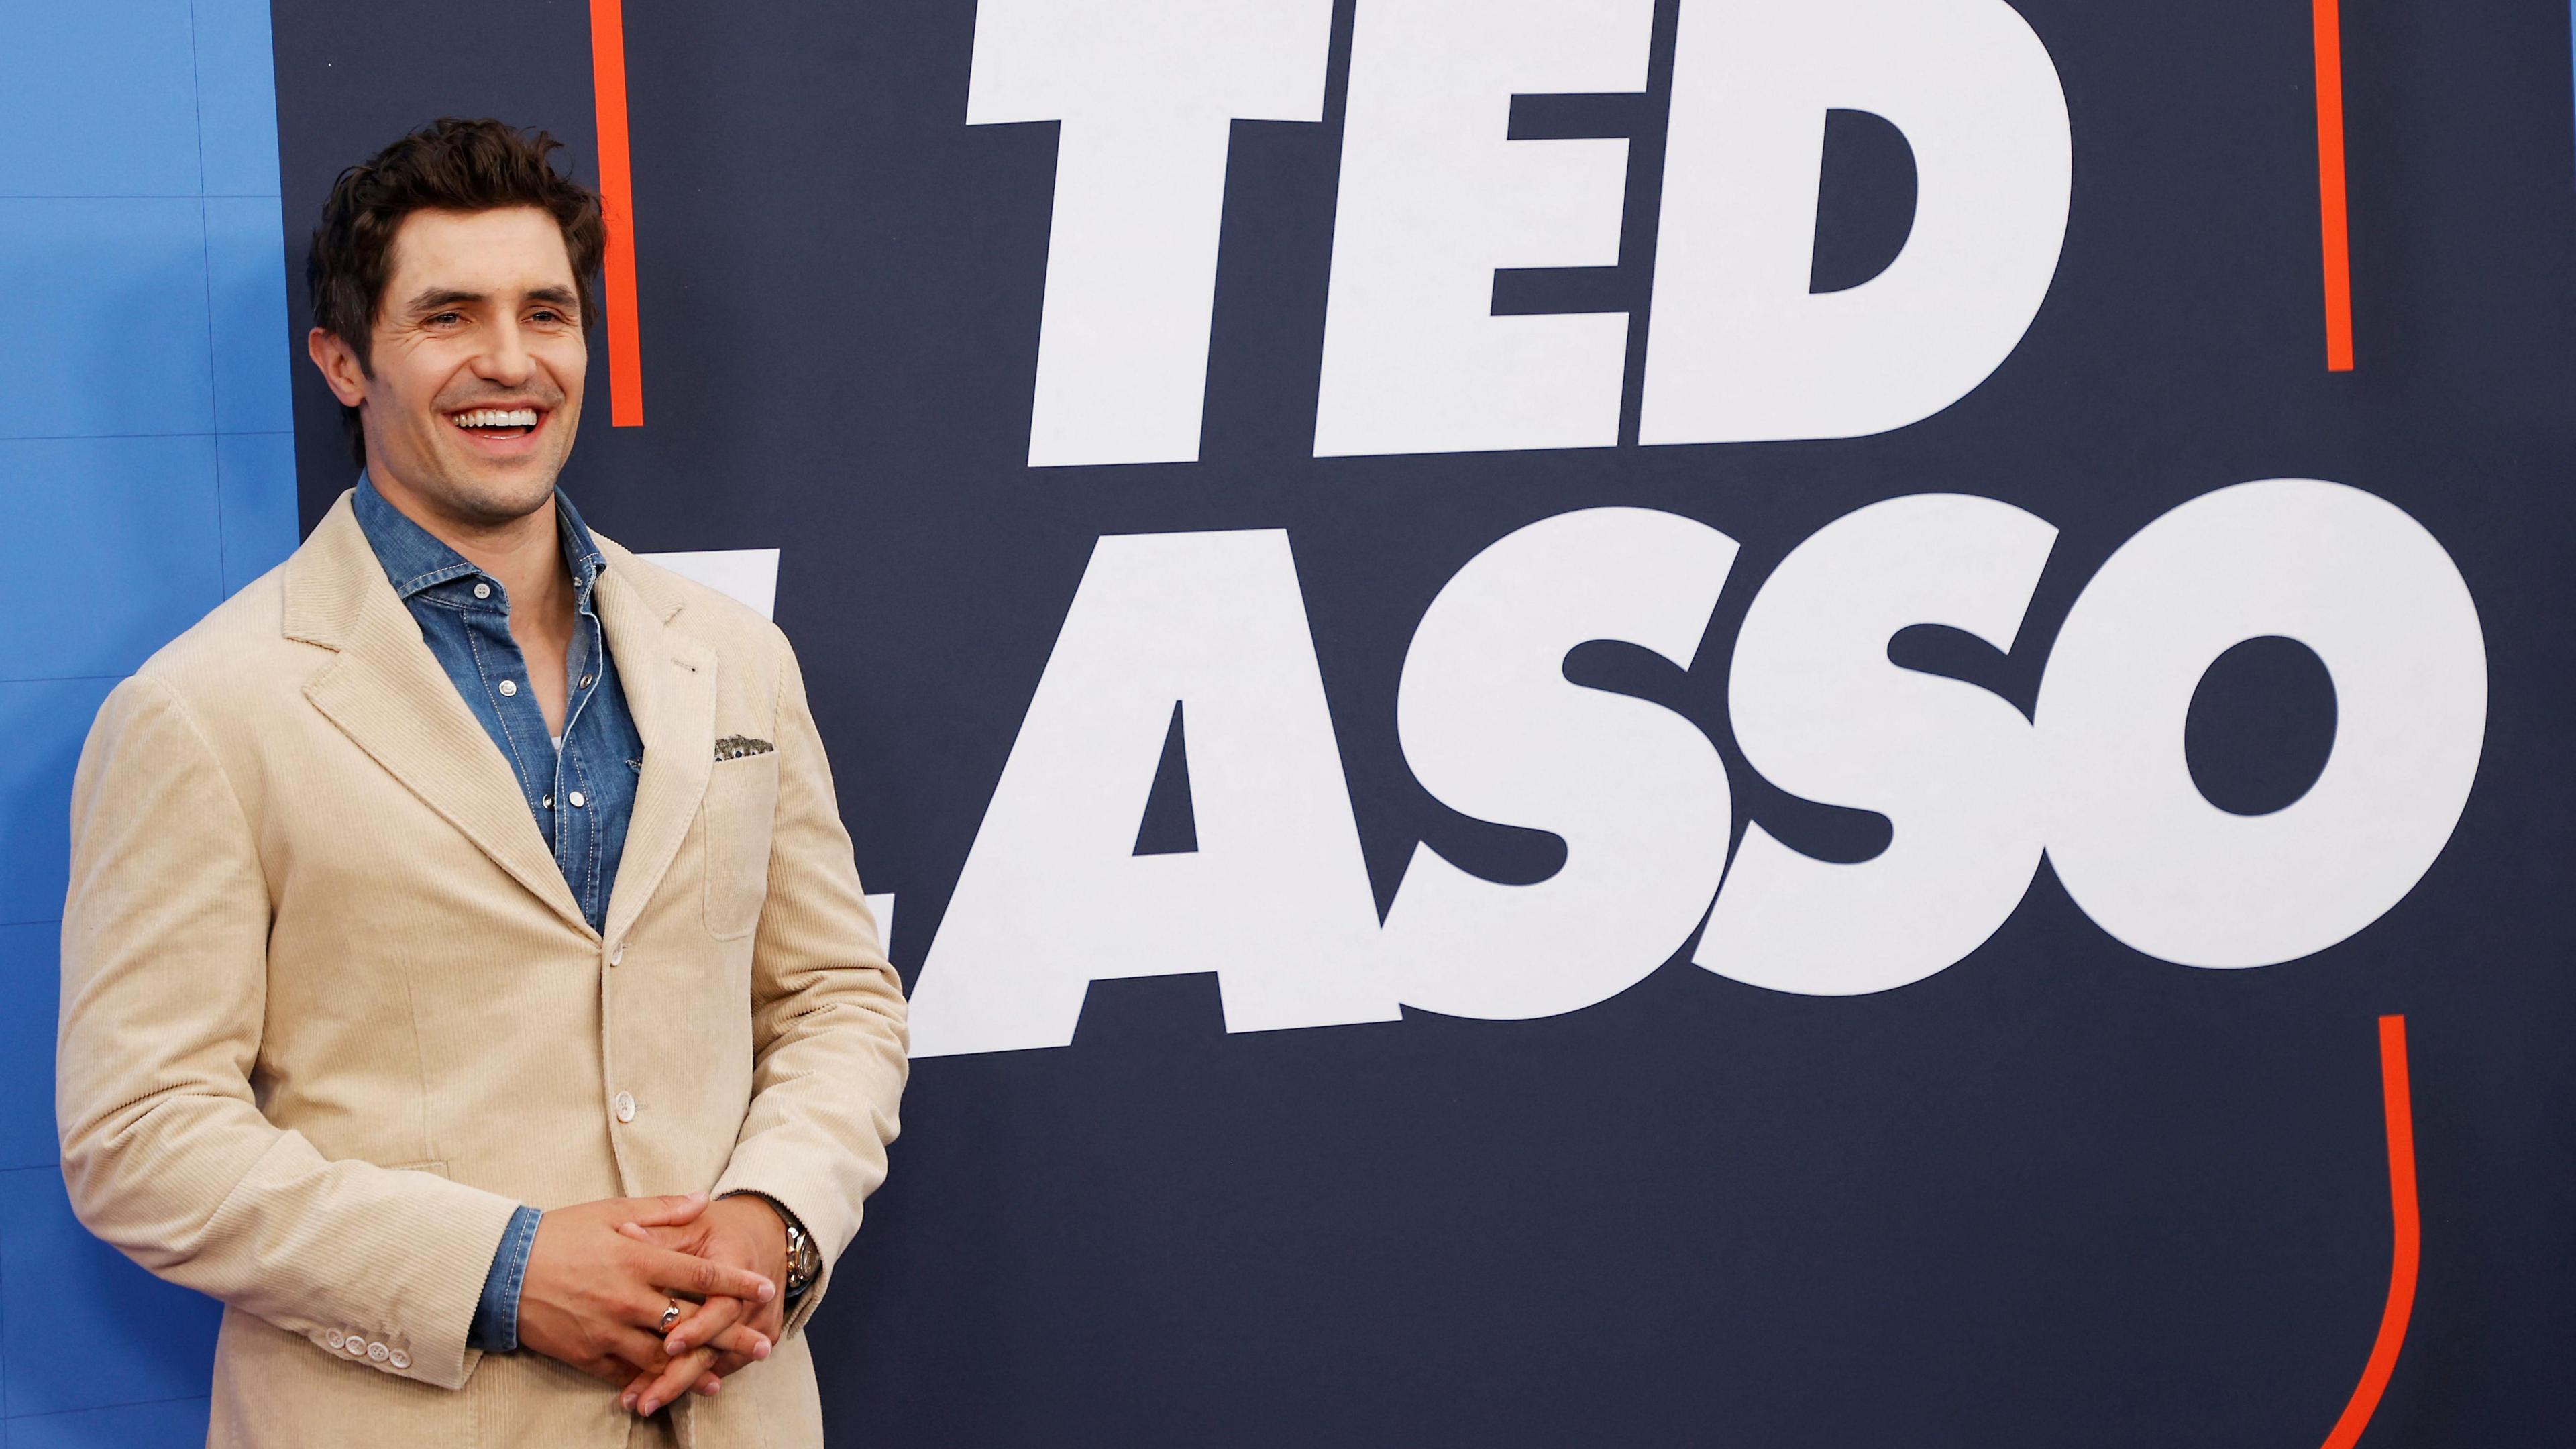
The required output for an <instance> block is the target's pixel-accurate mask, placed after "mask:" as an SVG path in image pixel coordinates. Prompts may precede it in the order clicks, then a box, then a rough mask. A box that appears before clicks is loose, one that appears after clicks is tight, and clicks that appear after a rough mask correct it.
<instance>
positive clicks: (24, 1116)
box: [0, 837, 62, 1168]
mask: <svg viewBox="0 0 2576 1449" xmlns="http://www.w3.org/2000/svg"><path fill="white" fill-rule="evenodd" d="M12 838H13V839H14V837H12ZM61 956H62V927H61V926H59V925H58V924H56V923H55V922H52V921H37V922H32V923H28V924H22V925H15V926H0V1101H5V1102H6V1103H8V1110H6V1111H5V1112H0V1168H6V1167H51V1166H53V1165H54V1162H55V1161H56V1159H57V1158H58V1156H59V1155H60V1154H59V1153H58V1151H57V1149H56V1142H55V1137H54V1107H53V1104H54V1020H55V1018H56V1016H57V1015H58V1014H59V1008H58V1005H57V1003H58V1002H59V1001H60V999H61V997H60V987H61V977H62V972H61V967H60V961H61Z"/></svg>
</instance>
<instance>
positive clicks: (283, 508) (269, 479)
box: [215, 433, 296, 594]
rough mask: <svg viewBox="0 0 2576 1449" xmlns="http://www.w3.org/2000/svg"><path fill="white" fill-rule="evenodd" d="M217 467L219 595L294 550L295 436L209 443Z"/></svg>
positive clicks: (248, 437)
mask: <svg viewBox="0 0 2576 1449" xmlns="http://www.w3.org/2000/svg"><path fill="white" fill-rule="evenodd" d="M215 453H216V457H217V458H218V459H219V460H220V462H221V465H222V469H223V488H224V491H223V498H224V592H225V593H226V594H230V593H232V592H233V591H235V590H237V589H239V588H240V587H241V586H242V585H244V584H246V583H249V582H250V581H251V580H253V579H255V578H258V577H259V576H260V575H261V574H264V573H266V572H268V571H269V570H270V569H273V568H275V567H277V566H278V565H279V564H281V563H284V562H285V561H286V556H287V555H288V554H290V553H293V552H295V544H296V537H295V435H294V434H292V433H242V434H238V435H235V436H231V437H222V438H217V439H216V440H215Z"/></svg>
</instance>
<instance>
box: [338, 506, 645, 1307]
mask: <svg viewBox="0 0 2576 1449" xmlns="http://www.w3.org/2000/svg"><path fill="white" fill-rule="evenodd" d="M354 506H355V508H356V511H357V515H358V525H359V527H361V528H363V529H364V530H365V531H366V535H367V542H368V543H369V544H370V545H372V546H373V547H374V548H375V551H376V560H377V562H379V563H381V564H383V565H384V567H385V577H386V578H387V579H389V580H391V581H392V583H393V586H394V592H395V593H396V594H398V595H400V596H401V598H402V601H403V605H404V607H406V608H408V609H410V610H411V615H412V617H413V618H414V619H416V620H418V621H419V623H420V637H421V640H422V642H424V643H426V644H427V645H428V646H429V652H430V653H431V654H432V655H433V656H435V657H436V658H437V660H438V662H439V664H440V666H441V667H443V668H444V669H446V671H447V677H448V678H449V679H450V680H452V681H454V682H455V685H456V691H457V693H458V694H460V695H463V696H464V698H465V703H466V706H467V708H469V709H471V710H473V711H474V717H475V718H476V719H477V720H479V721H481V722H482V725H483V732H484V733H485V734H487V735H490V736H491V737H492V743H493V745H494V746H495V747H496V748H498V749H499V750H500V752H501V758H502V759H503V760H505V761H507V762H508V763H509V766H510V772H511V774H512V775H513V776H515V777H516V778H517V780H518V782H519V792H520V793H521V794H522V795H524V796H525V797H526V798H527V802H528V809H529V811H530V812H531V813H532V814H534V815H535V816H536V821H537V829H538V830H539V831H540V832H542V833H543V834H544V836H545V840H546V845H547V846H548V848H550V849H551V850H552V851H553V852H554V857H555V863H556V864H557V865H558V866H561V867H562V868H563V873H564V883H565V884H566V885H568V886H570V887H572V894H573V899H574V900H575V901H577V902H579V903H580V906H581V913H582V916H583V917H584V918H585V919H587V920H588V921H589V922H590V925H591V929H593V930H598V929H600V927H601V925H602V923H603V922H604V921H605V920H606V919H607V916H608V896H609V891H610V889H611V887H613V886H614V885H615V884H616V882H617V863H618V859H619V857H621V856H622V855H624V854H625V851H626V824H627V820H628V818H629V817H630V816H631V815H632V814H633V813H634V807H635V782H636V777H637V775H638V774H639V773H640V772H641V770H642V769H643V761H644V740H643V737H642V736H641V735H639V734H637V733H636V730H635V718H634V716H633V715H632V714H629V713H628V712H627V708H626V691H625V690H624V689H622V688H620V687H619V685H618V683H617V664H616V661H615V660H613V659H611V658H610V657H609V653H608V639H607V636H606V635H605V634H604V633H603V632H602V631H601V630H600V627H599V615H598V614H597V613H595V612H593V610H592V608H591V591H592V589H593V588H594V587H595V586H596V585H597V584H598V582H599V571H600V567H601V562H602V561H601V559H600V554H599V548H598V546H597V545H596V544H594V543H592V542H591V537H590V530H589V529H587V528H584V527H583V526H582V522H581V515H580V514H578V513H575V512H574V511H573V506H572V502H571V500H569V499H567V498H565V497H564V496H563V494H562V493H560V492H558V493H556V494H555V517H556V519H557V521H558V523H559V525H560V527H561V531H562V534H563V553H564V563H565V565H566V566H567V567H569V568H570V569H571V570H572V587H573V605H574V610H575V613H574V623H573V637H572V646H571V648H570V649H569V650H568V651H566V654H565V659H564V700H565V705H564V732H563V741H562V747H561V748H560V749H558V748H557V747H556V744H555V741H554V740H553V739H552V738H551V737H549V735H548V734H547V731H546V718H545V711H544V710H543V709H542V708H540V707H539V706H538V704H537V695H536V691H535V690H533V689H531V688H529V687H528V662H527V659H526V657H525V656H524V655H522V654H521V653H520V652H519V645H518V642H517V641H516V640H514V639H512V638H511V637H510V596H509V593H508V592H507V591H506V590H504V589H503V588H502V587H501V582H500V580H498V579H495V578H493V577H492V576H491V575H489V574H486V573H484V572H483V571H482V570H481V569H478V568H476V567H475V566H474V565H472V564H470V563H468V562H466V561H465V559H464V557H463V556H462V555H460V554H458V553H457V552H456V550H454V549H452V548H449V547H448V546H447V545H446V544H444V543H441V542H439V541H438V540H437V539H436V538H435V537H433V536H431V534H430V533H429V531H428V530H427V529H424V528H422V527H421V526H420V525H419V524H417V523H414V522H412V521H411V520H410V519H408V518H406V517H404V516H403V515H402V513H401V512H400V511H399V510H397V509H396V508H395V507H394V506H393V505H392V504H390V503H387V502H386V501H385V499H384V495H383V494H381V493H378V492H377V491H376V486H375V484H374V483H373V482H372V481H370V480H369V479H368V478H367V476H366V475H365V474H363V473H362V474H360V475H359V477H358V489H357V496H356V498H355V500H354ZM537 1218H538V1212H537V1210H536V1209H535V1208H532V1207H522V1208H520V1209H519V1210H518V1211H517V1212H516V1213H514V1214H512V1215H511V1218H510V1226H509V1230H508V1231H507V1232H505V1233H503V1234H502V1237H501V1247H500V1251H499V1252H497V1253H496V1254H494V1255H493V1259H492V1267H491V1270H490V1271H489V1272H488V1273H487V1274H485V1275H484V1279H483V1296H482V1300H481V1302H480V1303H479V1304H478V1305H477V1306H476V1308H475V1311H474V1324H473V1327H472V1328H471V1330H469V1332H468V1334H467V1337H466V1342H467V1343H468V1344H470V1345H471V1346H473V1347H475V1348H479V1349H482V1350H484V1351H485V1352H487V1353H508V1352H510V1351H511V1350H513V1349H516V1348H517V1347H518V1346H519V1289H520V1286H521V1283H522V1281H523V1280H524V1279H525V1277H526V1274H527V1267H528V1251H529V1249H530V1248H531V1247H532V1246H533V1245H534V1243H535V1241H536V1236H537Z"/></svg>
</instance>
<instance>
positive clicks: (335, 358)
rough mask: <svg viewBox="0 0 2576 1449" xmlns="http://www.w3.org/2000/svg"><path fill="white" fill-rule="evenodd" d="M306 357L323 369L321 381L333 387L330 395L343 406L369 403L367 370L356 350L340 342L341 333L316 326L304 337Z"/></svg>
mask: <svg viewBox="0 0 2576 1449" xmlns="http://www.w3.org/2000/svg"><path fill="white" fill-rule="evenodd" d="M304 351H305V354H306V355H307V356H309V357H311V358H312V359H313V365H314V366H315V367H317V368H320V369H321V370H322V380H323V381H324V382H326V383H328V384H330V386H331V395H332V396H333V397H336V398H338V399H339V400H340V403H341V405H342V406H343V407H356V406H358V405H359V404H360V403H363V402H365V401H366V400H367V369H366V368H365V367H364V366H363V365H361V364H360V363H359V361H358V354H357V351H356V349H354V348H352V347H350V346H349V344H348V343H346V342H343V341H341V340H340V334H339V333H337V332H333V331H331V330H330V329H328V328H324V327H316V328H314V329H313V330H312V331H310V332H307V333H305V334H304Z"/></svg>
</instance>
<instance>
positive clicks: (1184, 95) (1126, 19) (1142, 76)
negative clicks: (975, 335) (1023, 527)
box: [966, 0, 1332, 468]
mask: <svg viewBox="0 0 2576 1449" xmlns="http://www.w3.org/2000/svg"><path fill="white" fill-rule="evenodd" d="M1331 33H1332V3H1331V0H982V3H981V4H980V5H979V7H978V10H977V14H976V17H975V63H974V76H973V79H972V80H971V81H970V82H969V84H968V88H967V99H966V124H968V125H970V126H980V125H996V124H1005V123H1010V122H1021V121H1060V122H1062V124H1063V129H1062V132H1061V134H1060V136H1059V138H1058V141H1057V152H1056V177H1055V219H1054V224H1053V229H1052V233H1051V235H1050V239H1049V242H1048V255H1047V279H1046V311H1045V315H1044V318H1043V320H1042V321H1041V323H1040V324H1039V332H1038V370H1037V394H1036V401H1035V405H1034V407H1033V409H1032V411H1031V417H1030V422H1029V466H1031V467H1033V468H1035V467H1047V466H1051V465H1061V464H1072V463H1186V462H1193V461H1195V460H1196V459H1197V458H1198V455H1199V422H1200V417H1201V415H1202V414H1203V412H1204V411H1205V408H1206V394H1207V354H1208V326H1209V317H1210V314H1211V312H1212V311H1213V310H1214V307H1215V302H1216V250H1217V234H1218V229H1219V224H1220V222H1221V220H1222V218H1223V215H1224V209H1225V158H1226V145H1227V141H1228V138H1229V134H1230V132H1231V130H1232V126H1233V123H1234V121H1236V120H1238V119H1241V120H1257V121H1320V120H1322V119H1323V113H1324V69H1325V61H1326V55H1327V52H1328V50H1329V48H1330V45H1331Z"/></svg>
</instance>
